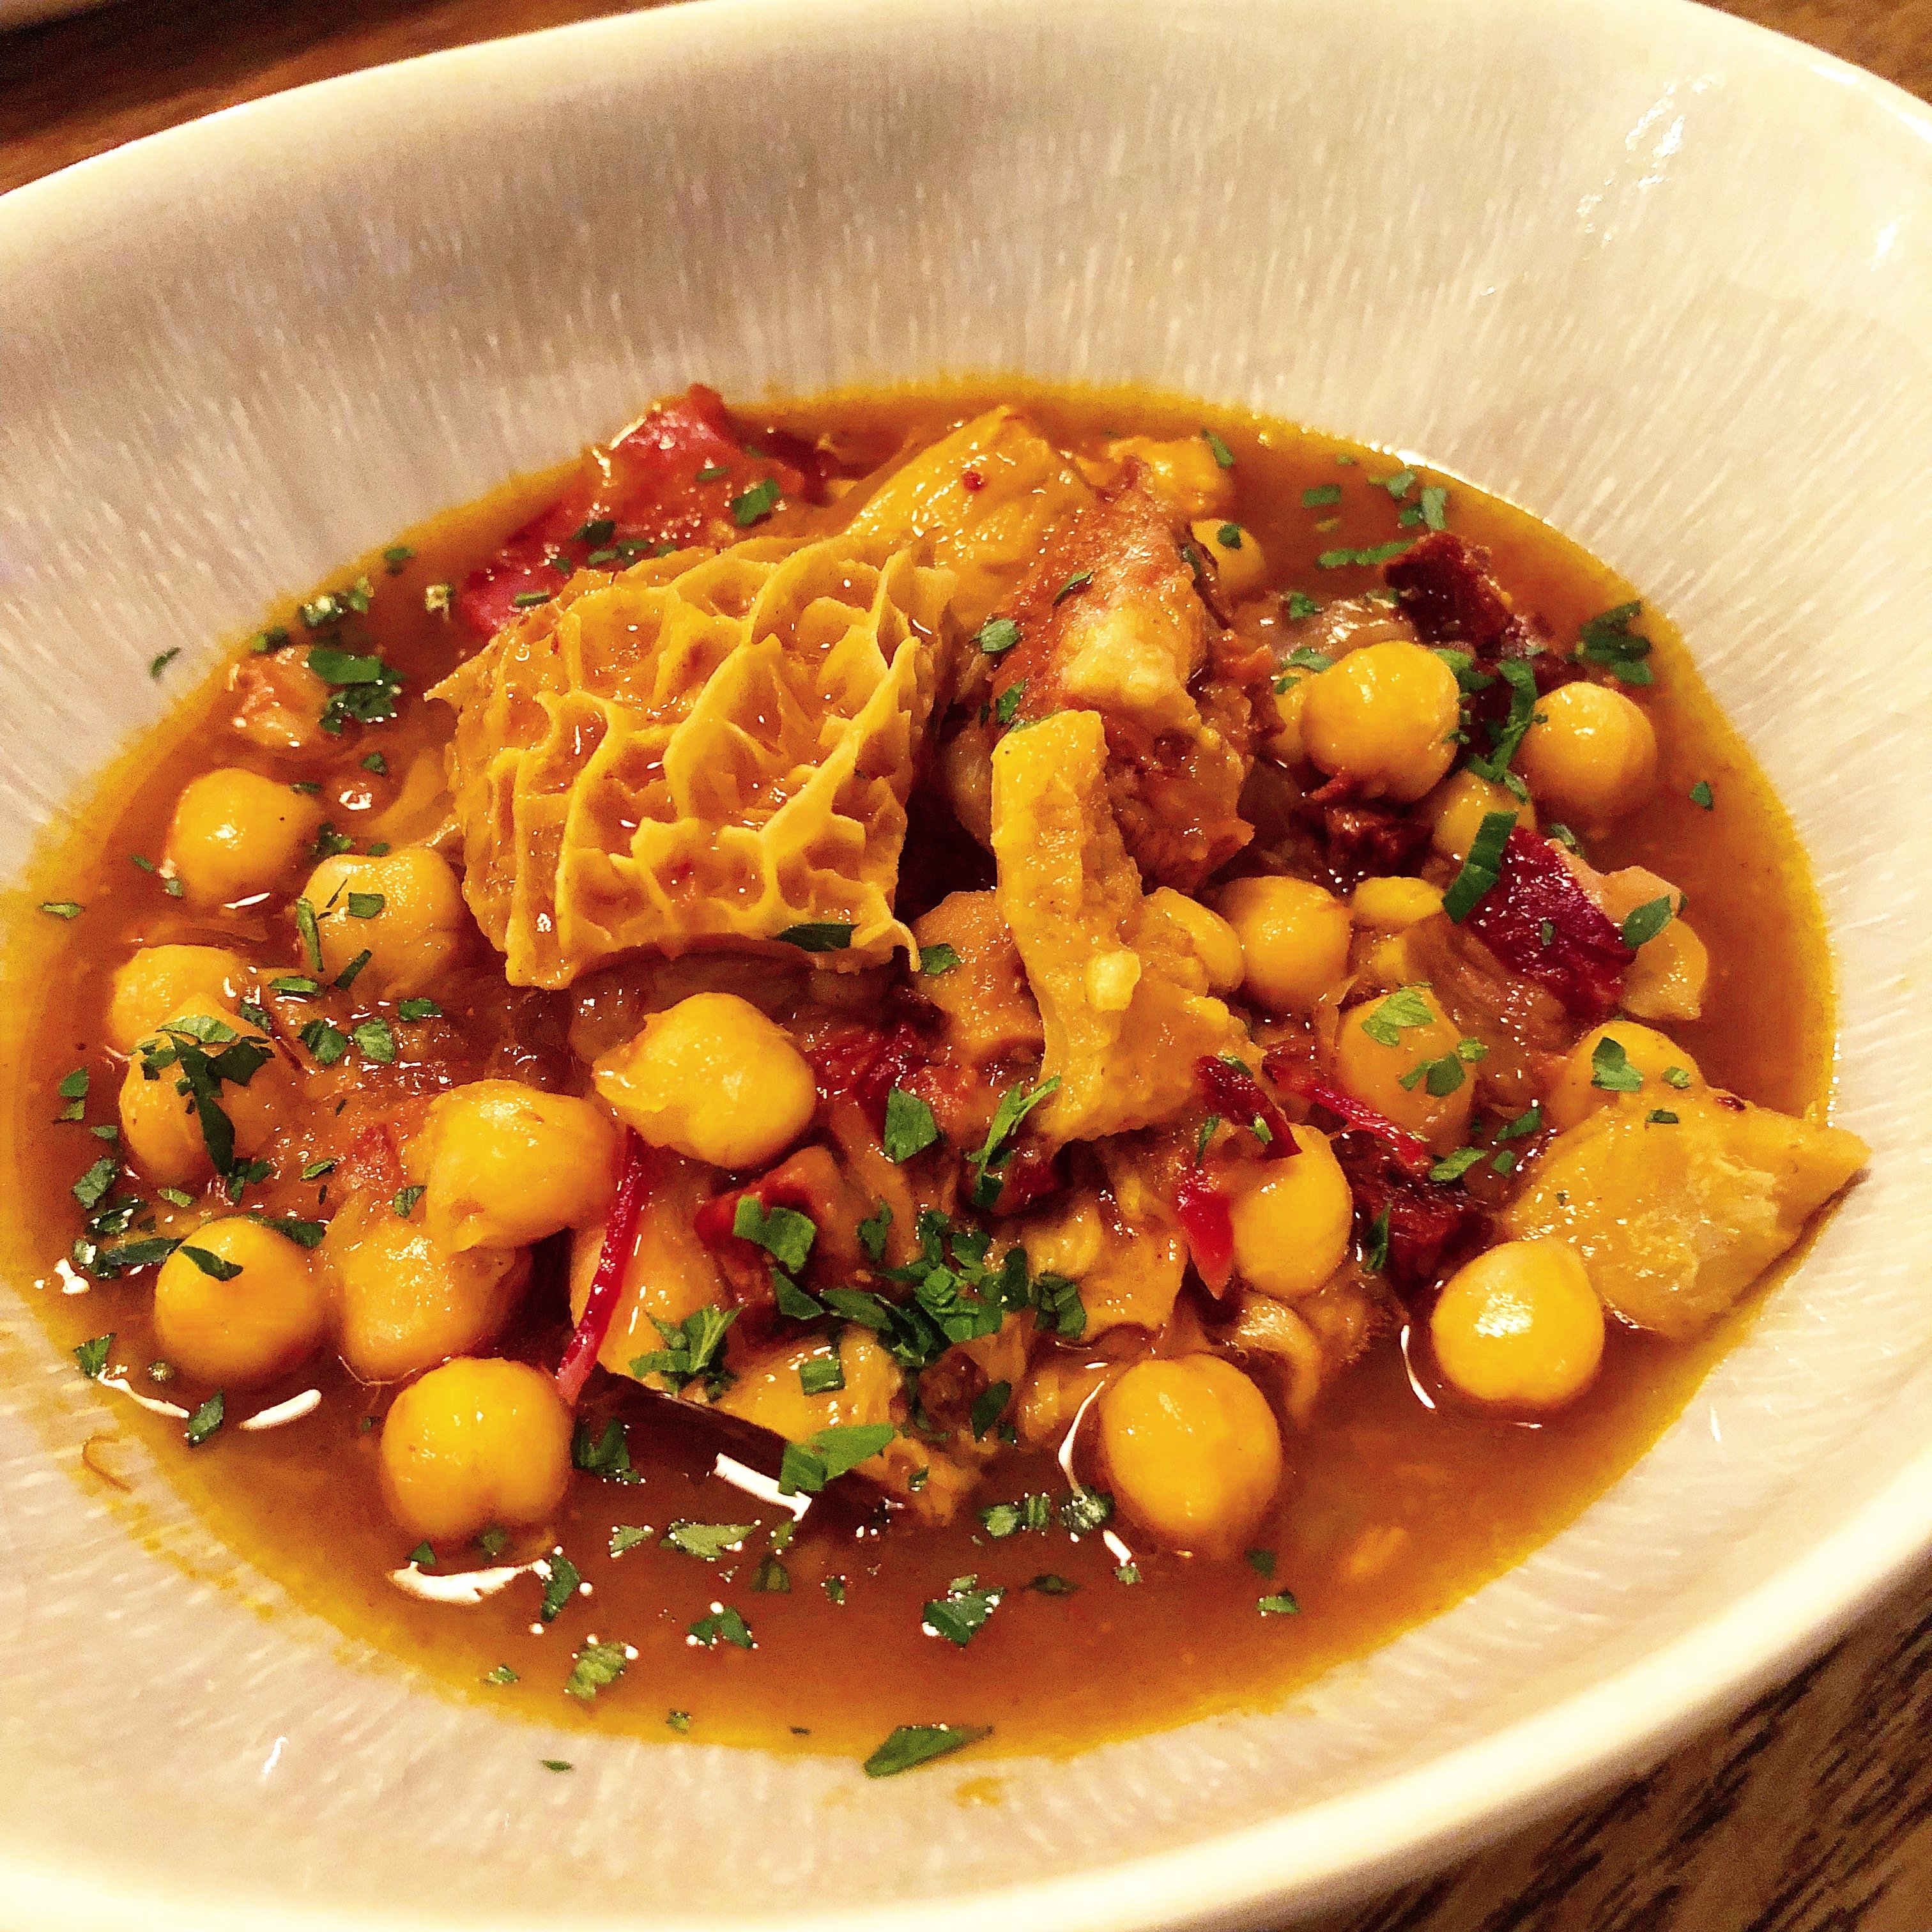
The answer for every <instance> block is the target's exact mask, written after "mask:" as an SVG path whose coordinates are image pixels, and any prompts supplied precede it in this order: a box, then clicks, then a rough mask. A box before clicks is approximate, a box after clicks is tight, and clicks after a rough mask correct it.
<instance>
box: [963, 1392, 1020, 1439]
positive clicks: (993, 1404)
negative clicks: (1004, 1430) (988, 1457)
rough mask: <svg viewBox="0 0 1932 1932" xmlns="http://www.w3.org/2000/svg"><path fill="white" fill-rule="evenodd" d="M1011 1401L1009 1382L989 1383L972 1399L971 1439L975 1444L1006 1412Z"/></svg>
mask: <svg viewBox="0 0 1932 1932" xmlns="http://www.w3.org/2000/svg"><path fill="white" fill-rule="evenodd" d="M1012 1400H1013V1384H1012V1383H1011V1382H989V1383H988V1384H987V1385H986V1387H985V1388H983V1389H982V1390H981V1391H980V1393H979V1394H977V1396H975V1397H974V1398H973V1409H972V1416H971V1420H972V1424H973V1439H974V1442H979V1441H980V1440H981V1439H983V1437H984V1436H985V1435H986V1432H987V1430H989V1429H991V1428H992V1426H993V1425H994V1424H995V1423H996V1422H998V1421H999V1419H1000V1418H1001V1416H1003V1415H1005V1414H1006V1412H1007V1403H1010V1402H1011V1401H1012Z"/></svg>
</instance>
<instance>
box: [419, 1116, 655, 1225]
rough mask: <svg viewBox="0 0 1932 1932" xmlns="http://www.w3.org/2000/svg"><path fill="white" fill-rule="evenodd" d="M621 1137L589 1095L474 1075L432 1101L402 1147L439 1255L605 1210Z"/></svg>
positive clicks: (597, 1217) (597, 1216)
mask: <svg viewBox="0 0 1932 1932" xmlns="http://www.w3.org/2000/svg"><path fill="white" fill-rule="evenodd" d="M622 1145H623V1143H622V1136H620V1134H619V1132H618V1130H617V1128H616V1126H615V1125H614V1124H613V1122H612V1121H611V1119H610V1115H608V1114H607V1113H605V1112H604V1110H603V1109H602V1108H601V1107H600V1106H598V1105H597V1104H596V1103H595V1102H594V1101H592V1100H573V1099H571V1097H570V1096H569V1095H568V1094H546V1093H544V1092H542V1091H540V1090H539V1089H538V1088H535V1087H526V1086H523V1085H521V1084H520V1083H519V1082H517V1081H514V1080H478V1081H475V1082H472V1083H471V1084H470V1085H468V1086H466V1087H458V1088H452V1090H451V1091H449V1093H447V1094H439V1095H438V1096H437V1098H436V1099H435V1100H432V1101H431V1103H430V1106H429V1111H428V1113H427V1114H426V1115H425V1116H424V1117H423V1124H422V1130H421V1132H419V1133H418V1134H417V1136H416V1138H415V1139H413V1141H411V1142H410V1144H409V1145H408V1147H407V1148H405V1149H404V1154H403V1165H404V1167H405V1168H406V1169H407V1171H408V1173H409V1177H410V1179H411V1180H412V1181H420V1182H422V1184H423V1186H424V1187H425V1190H427V1191H426V1192H425V1194H424V1196H423V1202H422V1205H423V1214H424V1216H425V1220H426V1222H427V1224H428V1228H429V1230H430V1232H431V1235H433V1236H434V1238H435V1239H436V1241H437V1244H438V1245H439V1246H440V1247H441V1248H442V1249H443V1251H444V1253H446V1254H460V1253H462V1252H463V1250H464V1249H466V1248H519V1247H524V1246H526V1244H529V1242H532V1241H541V1240H542V1239H543V1238H544V1236H545V1235H554V1234H556V1233H557V1232H559V1231H560V1230H561V1229H565V1228H583V1227H588V1226H591V1225H592V1223H595V1222H598V1221H601V1220H603V1218H604V1216H605V1215H607V1214H609V1212H610V1202H611V1200H612V1199H613V1196H615V1195H616V1191H617V1167H618V1163H619V1157H620V1155H621V1154H622Z"/></svg>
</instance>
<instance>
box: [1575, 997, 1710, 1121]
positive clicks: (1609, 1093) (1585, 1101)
mask: <svg viewBox="0 0 1932 1932" xmlns="http://www.w3.org/2000/svg"><path fill="white" fill-rule="evenodd" d="M1605 1040H1609V1041H1610V1042H1611V1043H1612V1044H1613V1045H1614V1046H1620V1047H1622V1049H1623V1051H1624V1058H1625V1060H1626V1061H1628V1062H1629V1064H1631V1066H1632V1067H1635V1068H1636V1069H1637V1073H1639V1074H1640V1076H1642V1078H1643V1089H1642V1091H1645V1092H1647V1093H1649V1094H1666V1095H1667V1094H1670V1092H1671V1091H1672V1090H1673V1086H1675V1085H1676V1084H1677V1083H1676V1082H1670V1081H1667V1080H1666V1079H1664V1073H1665V1070H1667V1069H1673V1068H1681V1069H1682V1070H1683V1071H1684V1072H1685V1073H1687V1074H1688V1075H1689V1076H1690V1079H1689V1081H1688V1083H1686V1084H1688V1085H1691V1086H1693V1087H1701V1086H1703V1084H1704V1076H1703V1074H1702V1073H1700V1071H1699V1070H1698V1067H1697V1061H1694V1059H1692V1058H1691V1056H1690V1055H1689V1054H1688V1053H1686V1052H1685V1051H1684V1049H1683V1048H1682V1047H1681V1046H1679V1045H1678V1044H1677V1043H1676V1041H1675V1040H1672V1039H1670V1037H1668V1036H1667V1035H1666V1034H1661V1033H1659V1032H1658V1031H1656V1030H1655V1028H1652V1027H1647V1026H1639V1025H1637V1022H1635V1021H1634V1020H1612V1021H1611V1022H1610V1024H1609V1025H1607V1026H1600V1027H1598V1028H1596V1029H1595V1031H1593V1032H1590V1033H1586V1034H1585V1035H1584V1036H1583V1038H1582V1039H1581V1040H1579V1041H1578V1042H1577V1044H1576V1045H1575V1046H1573V1047H1572V1048H1571V1049H1570V1052H1569V1053H1568V1055H1567V1056H1565V1059H1564V1062H1563V1067H1562V1071H1561V1072H1560V1073H1559V1074H1558V1075H1557V1076H1556V1085H1554V1086H1553V1087H1552V1088H1550V1091H1549V1093H1548V1094H1547V1095H1546V1096H1545V1097H1544V1102H1543V1118H1544V1119H1545V1120H1546V1121H1548V1122H1549V1124H1550V1126H1552V1127H1554V1128H1556V1130H1557V1131H1558V1132H1559V1133H1562V1130H1564V1129H1565V1127H1574V1126H1575V1125H1576V1124H1577V1122H1578V1121H1582V1120H1586V1119H1587V1118H1589V1116H1590V1115H1592V1114H1594V1113H1595V1112H1596V1111H1597V1109H1598V1108H1599V1107H1601V1106H1603V1105H1604V1103H1605V1102H1606V1101H1607V1100H1610V1099H1612V1098H1613V1097H1614V1095H1615V1092H1616V1090H1615V1089H1614V1088H1604V1087H1599V1086H1597V1085H1595V1079H1596V1074H1597V1065H1596V1060H1595V1055H1596V1053H1597V1050H1598V1048H1599V1047H1600V1046H1601V1045H1602V1043H1604V1041H1605ZM1657 1104H1658V1105H1660V1106H1662V1105H1666V1104H1667V1103H1666V1102H1664V1101H1659V1102H1658V1103H1657Z"/></svg>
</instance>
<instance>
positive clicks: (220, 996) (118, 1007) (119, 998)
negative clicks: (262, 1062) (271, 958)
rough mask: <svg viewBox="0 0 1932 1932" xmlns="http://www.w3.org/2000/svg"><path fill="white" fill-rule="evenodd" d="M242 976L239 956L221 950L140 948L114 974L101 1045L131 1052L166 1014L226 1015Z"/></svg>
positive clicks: (238, 991)
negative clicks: (207, 1013) (194, 1012)
mask: <svg viewBox="0 0 1932 1932" xmlns="http://www.w3.org/2000/svg"><path fill="white" fill-rule="evenodd" d="M247 985H248V967H247V965H246V964H245V962H243V960H242V956H241V954H239V953H231V952H230V951H229V950H228V948H227V947H225V946H144V947H141V948H140V950H139V951H138V952H136V953H132V954H130V956H128V958H127V960H126V961H125V962H124V963H123V964H122V965H121V967H120V968H119V969H118V971H116V972H115V975H114V991H113V996H112V998H110V1000H109V1001H108V1005H107V1043H108V1045H109V1046H111V1047H113V1049H114V1051H115V1052H116V1053H127V1054H131V1053H132V1052H133V1051H134V1049H136V1047H137V1046H139V1045H140V1043H142V1040H145V1039H146V1038H147V1037H148V1035H149V1034H151V1033H152V1032H153V1031H154V1029H155V1028H157V1026H159V1025H160V1023H161V1022H162V1021H163V1020H164V1019H167V1018H169V1016H170V1015H172V1014H175V1013H181V1012H182V1011H184V1010H187V1009H189V1008H193V1009H194V1010H197V1011H202V1012H213V1013H232V1012H233V1010H234V1007H235V1003H236V1001H237V1000H239V998H241V997H242V992H243V990H244V989H245V987H246V986H247Z"/></svg>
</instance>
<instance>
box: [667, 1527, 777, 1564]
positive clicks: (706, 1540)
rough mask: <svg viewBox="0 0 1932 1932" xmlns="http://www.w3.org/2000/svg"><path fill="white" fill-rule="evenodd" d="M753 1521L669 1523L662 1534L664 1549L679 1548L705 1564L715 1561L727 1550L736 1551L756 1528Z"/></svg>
mask: <svg viewBox="0 0 1932 1932" xmlns="http://www.w3.org/2000/svg"><path fill="white" fill-rule="evenodd" d="M756 1529H757V1524H756V1523H684V1522H679V1523H673V1524H672V1525H671V1526H670V1528H669V1529H667V1530H666V1531H665V1532H664V1543H665V1545H666V1547H667V1548H669V1549H672V1550H682V1552H683V1553H684V1554H685V1556H695V1557H697V1559H699V1560H700V1562H705V1563H715V1562H717V1561H718V1558H719V1557H721V1556H723V1555H724V1553H725V1552H726V1551H727V1550H736V1549H738V1548H739V1547H741V1546H742V1544H743V1543H744V1541H745V1538H746V1537H748V1536H749V1535H751V1534H752V1533H753V1532H754V1531H755V1530H756Z"/></svg>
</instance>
